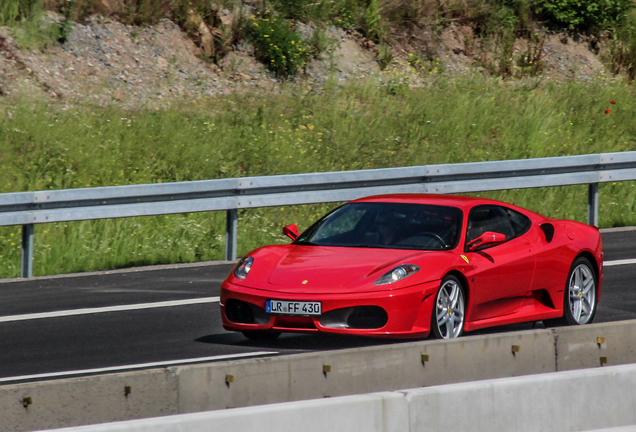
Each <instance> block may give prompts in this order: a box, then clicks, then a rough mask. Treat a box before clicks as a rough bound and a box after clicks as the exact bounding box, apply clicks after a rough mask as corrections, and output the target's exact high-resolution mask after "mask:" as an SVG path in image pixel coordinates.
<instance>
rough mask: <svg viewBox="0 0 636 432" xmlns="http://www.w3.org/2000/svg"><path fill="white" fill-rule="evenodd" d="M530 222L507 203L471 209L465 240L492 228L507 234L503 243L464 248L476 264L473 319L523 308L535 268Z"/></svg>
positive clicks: (511, 312)
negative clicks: (470, 249) (473, 249)
mask: <svg viewBox="0 0 636 432" xmlns="http://www.w3.org/2000/svg"><path fill="white" fill-rule="evenodd" d="M530 226H531V221H530V219H528V218H527V217H526V216H525V215H522V214H521V213H519V212H516V211H514V210H512V209H510V208H507V207H503V206H498V205H481V206H476V207H474V208H472V209H471V211H470V213H469V215H468V226H467V232H466V243H468V242H470V241H471V240H473V239H475V238H477V237H479V236H480V235H481V234H483V233H484V232H489V231H490V232H495V233H500V234H504V235H505V236H506V241H505V242H504V243H502V244H498V245H495V246H491V247H486V248H484V249H481V250H476V251H474V252H470V251H469V250H468V249H466V250H465V254H466V257H467V258H468V259H469V261H470V263H471V264H472V265H473V266H474V267H473V269H474V270H473V273H472V274H471V275H470V280H471V285H472V290H471V291H470V308H471V309H470V312H469V313H470V315H469V319H470V320H471V321H478V320H483V319H488V318H494V317H498V316H504V315H510V314H513V313H515V312H517V311H518V310H519V309H520V308H521V305H522V302H523V297H524V296H525V295H526V294H527V293H528V292H529V291H530V287H531V285H532V279H533V277H534V271H535V256H534V252H533V243H534V242H533V240H532V238H531V235H530V234H528V230H529V228H530Z"/></svg>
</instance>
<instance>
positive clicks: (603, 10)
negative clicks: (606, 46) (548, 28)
mask: <svg viewBox="0 0 636 432" xmlns="http://www.w3.org/2000/svg"><path fill="white" fill-rule="evenodd" d="M540 8H541V10H543V11H545V12H546V13H547V15H548V17H549V18H551V19H552V20H554V21H555V23H557V24H560V25H565V26H566V27H567V28H568V29H570V30H598V29H604V28H607V27H608V26H610V25H611V24H612V23H616V22H618V21H620V20H621V19H622V18H623V17H624V16H625V14H626V13H627V12H628V11H629V10H630V9H633V8H634V3H633V1H632V0H596V1H588V0H543V1H542V4H541V6H540Z"/></svg>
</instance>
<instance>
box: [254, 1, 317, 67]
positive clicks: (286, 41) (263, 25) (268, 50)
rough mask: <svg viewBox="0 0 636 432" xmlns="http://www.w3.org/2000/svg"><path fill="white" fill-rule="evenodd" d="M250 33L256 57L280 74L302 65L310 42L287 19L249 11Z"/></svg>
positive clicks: (307, 54) (307, 53)
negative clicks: (304, 39)
mask: <svg viewBox="0 0 636 432" xmlns="http://www.w3.org/2000/svg"><path fill="white" fill-rule="evenodd" d="M249 27H250V31H249V35H250V36H251V39H252V41H253V43H254V49H255V52H256V56H257V58H260V59H261V60H262V61H263V63H264V64H265V65H266V66H267V67H268V68H269V70H271V71H272V72H274V73H275V74H276V75H277V76H279V77H288V76H290V75H294V74H296V72H297V71H298V70H299V69H300V68H302V67H303V66H304V65H305V60H307V58H308V57H309V48H310V47H309V45H307V43H306V42H304V41H303V40H302V39H301V37H300V35H299V34H298V33H296V32H295V31H294V30H293V29H292V28H291V27H290V23H289V22H288V21H286V20H282V19H279V18H276V16H274V15H272V14H268V13H265V15H260V14H259V15H258V16H257V15H252V20H251V22H250V24H249Z"/></svg>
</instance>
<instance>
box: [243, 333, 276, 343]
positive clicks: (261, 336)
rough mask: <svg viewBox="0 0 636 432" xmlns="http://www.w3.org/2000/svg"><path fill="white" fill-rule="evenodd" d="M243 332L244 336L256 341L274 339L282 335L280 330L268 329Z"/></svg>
mask: <svg viewBox="0 0 636 432" xmlns="http://www.w3.org/2000/svg"><path fill="white" fill-rule="evenodd" d="M242 333H243V336H245V337H246V338H248V339H250V340H254V341H273V340H274V339H277V338H278V336H280V332H278V331H268V330H246V331H244V332H242Z"/></svg>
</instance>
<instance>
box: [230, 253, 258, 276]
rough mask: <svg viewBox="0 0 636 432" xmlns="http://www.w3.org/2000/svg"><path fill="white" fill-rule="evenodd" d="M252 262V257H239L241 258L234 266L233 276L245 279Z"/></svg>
mask: <svg viewBox="0 0 636 432" xmlns="http://www.w3.org/2000/svg"><path fill="white" fill-rule="evenodd" d="M253 263H254V258H252V257H244V258H241V260H240V261H239V262H238V263H237V264H236V267H234V276H236V277H237V278H239V279H245V278H246V277H247V274H248V273H249V272H250V270H251V269H252V264H253Z"/></svg>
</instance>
